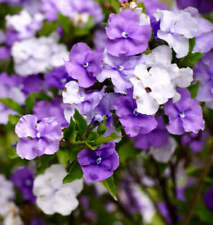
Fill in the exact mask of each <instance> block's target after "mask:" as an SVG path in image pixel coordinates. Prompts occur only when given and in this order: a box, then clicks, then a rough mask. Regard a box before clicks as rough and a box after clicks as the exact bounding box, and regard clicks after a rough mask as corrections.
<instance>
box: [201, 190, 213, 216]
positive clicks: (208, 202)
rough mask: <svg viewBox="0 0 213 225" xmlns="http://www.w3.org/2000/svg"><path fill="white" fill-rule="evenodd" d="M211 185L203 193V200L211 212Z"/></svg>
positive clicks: (212, 210)
mask: <svg viewBox="0 0 213 225" xmlns="http://www.w3.org/2000/svg"><path fill="white" fill-rule="evenodd" d="M212 199H213V186H212V187H211V188H210V189H209V190H208V191H207V192H206V193H205V195H204V197H203V200H204V203H205V204H206V206H207V207H208V208H209V209H210V210H211V212H213V201H212Z"/></svg>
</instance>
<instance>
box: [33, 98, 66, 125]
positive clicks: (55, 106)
mask: <svg viewBox="0 0 213 225" xmlns="http://www.w3.org/2000/svg"><path fill="white" fill-rule="evenodd" d="M33 112H34V114H35V115H36V116H37V117H38V119H39V120H42V118H45V117H52V118H54V119H55V120H56V121H57V122H58V123H59V125H60V126H61V127H62V128H64V127H67V126H68V123H67V121H66V119H65V117H64V105H63V104H62V103H61V101H60V99H59V98H56V99H55V100H53V102H48V101H40V102H38V103H36V105H35V107H34V110H33Z"/></svg>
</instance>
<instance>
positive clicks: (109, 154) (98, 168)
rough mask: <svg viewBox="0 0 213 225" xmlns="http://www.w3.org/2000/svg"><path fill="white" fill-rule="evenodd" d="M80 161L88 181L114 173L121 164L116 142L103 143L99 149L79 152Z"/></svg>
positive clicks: (99, 179) (100, 178) (102, 178)
mask: <svg viewBox="0 0 213 225" xmlns="http://www.w3.org/2000/svg"><path fill="white" fill-rule="evenodd" d="M78 162H79V164H80V165H81V168H82V170H83V173H84V178H85V179H86V181H87V182H97V181H102V180H105V179H107V178H108V177H111V176H112V175H113V172H114V170H116V169H117V168H118V166H119V156H118V154H117V152H116V150H115V143H113V142H108V143H106V144H102V145H101V147H99V148H98V149H97V150H95V151H92V150H89V149H84V150H82V151H81V152H79V153H78Z"/></svg>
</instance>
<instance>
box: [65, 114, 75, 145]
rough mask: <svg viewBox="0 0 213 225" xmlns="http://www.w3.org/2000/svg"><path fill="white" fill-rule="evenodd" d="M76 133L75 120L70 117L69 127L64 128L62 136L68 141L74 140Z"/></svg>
mask: <svg viewBox="0 0 213 225" xmlns="http://www.w3.org/2000/svg"><path fill="white" fill-rule="evenodd" d="M76 134H77V133H76V126H75V122H74V120H73V118H72V117H71V118H70V124H69V127H68V128H66V129H65V130H64V138H65V139H66V140H69V141H70V142H75V139H76Z"/></svg>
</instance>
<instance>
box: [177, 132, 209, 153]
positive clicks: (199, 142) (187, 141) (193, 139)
mask: <svg viewBox="0 0 213 225" xmlns="http://www.w3.org/2000/svg"><path fill="white" fill-rule="evenodd" d="M208 137H209V132H208V131H204V132H201V133H199V134H193V133H190V134H185V135H183V136H182V137H181V143H182V145H185V146H189V147H190V148H191V149H192V150H193V152H194V153H198V152H200V151H201V150H202V149H203V148H204V146H205V144H206V140H207V138H208Z"/></svg>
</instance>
